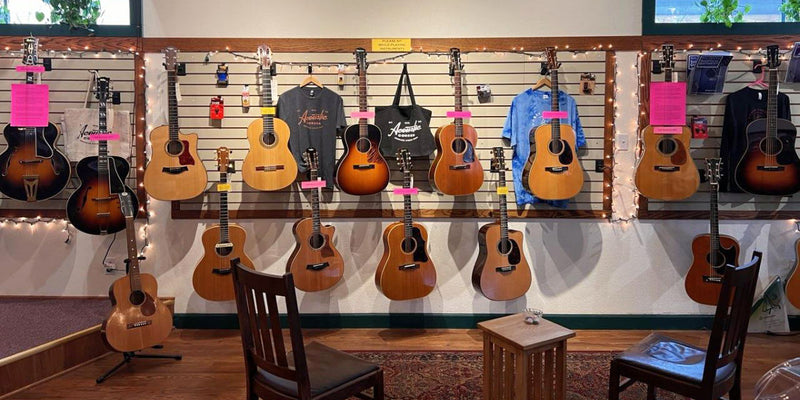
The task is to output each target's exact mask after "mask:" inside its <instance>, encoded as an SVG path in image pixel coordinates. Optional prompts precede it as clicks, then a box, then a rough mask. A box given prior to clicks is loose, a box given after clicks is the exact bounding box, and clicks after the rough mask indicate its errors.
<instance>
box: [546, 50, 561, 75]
mask: <svg viewBox="0 0 800 400" xmlns="http://www.w3.org/2000/svg"><path fill="white" fill-rule="evenodd" d="M544 53H545V55H546V56H547V69H548V70H549V71H553V70H556V69H558V68H559V67H561V63H560V62H558V54H557V52H556V48H555V47H548V48H546V49H544Z"/></svg>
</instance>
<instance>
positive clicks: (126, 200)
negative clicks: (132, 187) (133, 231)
mask: <svg viewBox="0 0 800 400" xmlns="http://www.w3.org/2000/svg"><path fill="white" fill-rule="evenodd" d="M119 208H120V211H122V215H123V216H125V218H133V217H134V215H136V210H135V209H134V208H133V200H131V195H130V193H128V192H125V191H123V192H122V193H120V194H119Z"/></svg>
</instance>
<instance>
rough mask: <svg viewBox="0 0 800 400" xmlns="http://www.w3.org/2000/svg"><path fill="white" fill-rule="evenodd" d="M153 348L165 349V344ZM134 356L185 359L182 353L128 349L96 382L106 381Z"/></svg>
mask: <svg viewBox="0 0 800 400" xmlns="http://www.w3.org/2000/svg"><path fill="white" fill-rule="evenodd" d="M153 348H154V349H163V348H164V346H162V345H160V344H159V345H156V346H153ZM134 358H156V359H168V360H175V361H180V360H181V359H183V356H182V355H180V354H138V353H137V352H135V351H126V352H124V353H122V361H120V362H119V364H117V365H115V366H113V367H111V369H110V370H108V372H106V373H105V374H103V375H101V376H100V377H99V378H97V379H96V380H95V382H97V383H98V384H99V383H103V382H105V380H106V379H108V378H110V377H111V375H114V373H115V372H117V370H119V369H120V368H122V366H123V365H125V364H128V363H130V362H131V361H132V360H133V359H134Z"/></svg>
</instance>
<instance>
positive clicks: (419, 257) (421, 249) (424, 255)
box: [411, 226, 428, 262]
mask: <svg viewBox="0 0 800 400" xmlns="http://www.w3.org/2000/svg"><path fill="white" fill-rule="evenodd" d="M411 236H413V237H414V240H415V241H416V242H417V248H416V249H415V250H414V261H416V262H427V261H428V251H427V247H426V246H427V243H425V240H424V239H423V238H422V233H420V231H419V228H417V227H416V226H415V227H413V228H411Z"/></svg>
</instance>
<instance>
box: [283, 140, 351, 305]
mask: <svg viewBox="0 0 800 400" xmlns="http://www.w3.org/2000/svg"><path fill="white" fill-rule="evenodd" d="M303 157H304V158H305V161H306V165H308V171H309V172H308V174H309V179H310V182H315V181H318V171H319V157H318V156H317V151H316V150H314V149H313V148H309V149H308V150H306V151H305V153H304V154H303ZM334 230H335V228H334V227H333V226H330V225H325V226H323V225H322V224H321V223H320V220H319V189H317V188H311V218H303V219H300V220H298V221H297V222H295V223H294V226H293V227H292V233H294V238H295V240H297V245H296V246H295V248H294V251H293V252H292V255H291V256H289V262H288V263H287V264H286V272H291V273H292V276H294V286H295V287H297V288H298V289H300V290H302V291H304V292H316V291H320V290H325V289H328V288H330V287H332V286H333V285H335V284H336V283H337V282H339V280H341V279H342V274H344V261H343V260H342V255H341V254H339V250H336V247H334V246H333V232H334Z"/></svg>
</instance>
